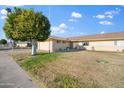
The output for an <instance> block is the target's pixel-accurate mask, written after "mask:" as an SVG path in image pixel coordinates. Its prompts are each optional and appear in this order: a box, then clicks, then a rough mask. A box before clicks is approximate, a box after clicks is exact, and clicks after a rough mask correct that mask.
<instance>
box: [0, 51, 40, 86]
mask: <svg viewBox="0 0 124 93" xmlns="http://www.w3.org/2000/svg"><path fill="white" fill-rule="evenodd" d="M8 53H9V50H4V51H0V88H36V87H38V86H37V85H36V84H35V83H34V82H33V81H32V80H31V78H30V77H29V76H28V75H27V73H26V72H25V71H24V70H23V69H22V68H21V67H20V66H19V65H18V64H17V63H16V62H15V61H14V60H13V59H12V58H11V57H10V56H9V55H8Z"/></svg>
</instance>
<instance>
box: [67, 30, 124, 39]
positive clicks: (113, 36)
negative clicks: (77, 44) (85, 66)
mask: <svg viewBox="0 0 124 93" xmlns="http://www.w3.org/2000/svg"><path fill="white" fill-rule="evenodd" d="M69 39H70V40H71V41H102V40H124V32H114V33H106V34H96V35H86V36H76V37H70V38H69Z"/></svg>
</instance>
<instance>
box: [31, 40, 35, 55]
mask: <svg viewBox="0 0 124 93" xmlns="http://www.w3.org/2000/svg"><path fill="white" fill-rule="evenodd" d="M31 54H32V56H34V55H36V40H34V39H32V53H31Z"/></svg>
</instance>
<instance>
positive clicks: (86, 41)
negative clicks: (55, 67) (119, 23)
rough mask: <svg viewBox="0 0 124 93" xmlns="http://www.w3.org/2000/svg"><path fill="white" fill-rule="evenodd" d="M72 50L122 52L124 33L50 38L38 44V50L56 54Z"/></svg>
mask: <svg viewBox="0 0 124 93" xmlns="http://www.w3.org/2000/svg"><path fill="white" fill-rule="evenodd" d="M68 47H70V48H73V49H84V48H85V49H86V50H95V51H117V52H123V51H124V32H115V33H106V34H97V35H88V36H77V37H70V38H68V39H67V38H59V37H50V38H49V39H48V40H46V41H44V42H38V50H45V51H50V52H56V51H60V50H65V49H67V48H68Z"/></svg>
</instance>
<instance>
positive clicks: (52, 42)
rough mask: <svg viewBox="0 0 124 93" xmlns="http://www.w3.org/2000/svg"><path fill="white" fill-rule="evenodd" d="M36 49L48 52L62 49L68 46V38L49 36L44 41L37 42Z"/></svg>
mask: <svg viewBox="0 0 124 93" xmlns="http://www.w3.org/2000/svg"><path fill="white" fill-rule="evenodd" d="M37 47H38V50H44V51H49V52H57V51H64V50H65V49H66V48H68V47H70V40H68V39H66V38H60V37H55V36H54V37H53V36H50V37H49V38H48V39H47V40H46V41H44V42H40V41H38V43H37Z"/></svg>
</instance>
